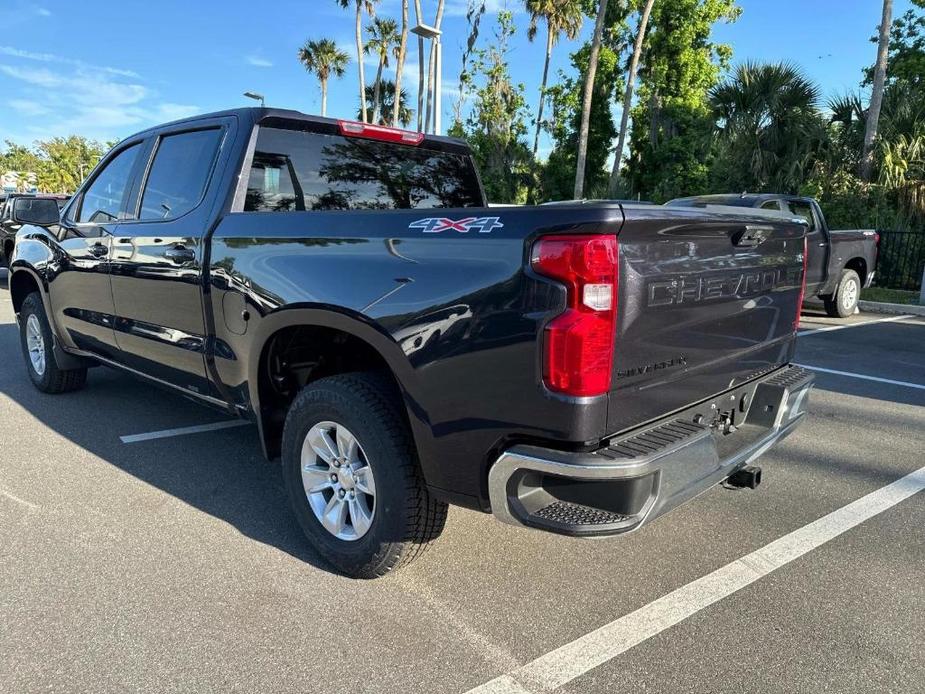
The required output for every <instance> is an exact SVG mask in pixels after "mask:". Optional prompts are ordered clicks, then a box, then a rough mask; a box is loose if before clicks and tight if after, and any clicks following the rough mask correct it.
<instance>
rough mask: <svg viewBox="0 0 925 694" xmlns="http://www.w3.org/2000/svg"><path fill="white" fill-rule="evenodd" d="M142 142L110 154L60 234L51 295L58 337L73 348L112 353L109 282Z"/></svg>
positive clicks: (50, 281) (69, 210) (51, 271)
mask: <svg viewBox="0 0 925 694" xmlns="http://www.w3.org/2000/svg"><path fill="white" fill-rule="evenodd" d="M142 148H143V146H142V143H141V142H140V141H139V142H134V143H128V144H127V145H125V146H124V147H122V148H121V149H119V150H118V151H115V152H113V153H112V154H110V155H109V157H108V158H107V160H106V161H105V162H104V163H103V164H102V165H101V166H100V168H99V169H98V171H97V172H96V173H95V174H94V177H93V179H92V180H91V181H90V182H89V185H87V186H85V187H84V190H83V191H82V192H81V193H79V194H78V196H77V197H76V198H75V199H74V201H73V202H72V203H71V204H70V205H69V206H68V208H67V210H66V211H65V214H64V217H63V219H62V220H61V223H60V226H59V229H58V234H57V241H58V243H57V248H56V249H55V250H56V253H55V256H56V258H55V262H54V267H53V268H51V267H50V268H49V272H48V273H47V277H48V278H49V279H48V293H49V299H50V302H51V308H52V312H53V315H54V321H55V324H56V326H57V328H58V337H59V339H61V340H62V341H63V342H64V344H65V345H66V346H68V347H72V348H74V347H76V348H78V349H81V350H85V351H88V352H93V353H95V354H99V355H100V356H105V357H112V356H113V355H114V352H115V351H116V341H115V335H114V333H113V323H114V314H115V310H114V307H113V301H112V291H111V290H110V286H109V270H110V260H111V252H112V238H113V234H114V233H116V230H117V229H118V228H119V224H120V221H121V219H122V218H123V217H124V216H125V206H126V203H127V199H128V194H129V191H130V190H131V187H132V183H133V181H134V180H135V178H136V177H137V176H138V173H139V164H140V161H141V152H142Z"/></svg>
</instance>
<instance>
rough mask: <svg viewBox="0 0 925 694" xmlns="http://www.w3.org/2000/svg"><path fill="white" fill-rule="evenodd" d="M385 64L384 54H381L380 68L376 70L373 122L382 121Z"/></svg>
mask: <svg viewBox="0 0 925 694" xmlns="http://www.w3.org/2000/svg"><path fill="white" fill-rule="evenodd" d="M384 64H385V60H384V59H383V58H382V56H379V68H378V69H377V70H376V84H375V86H374V87H373V123H378V122H379V121H380V117H379V111H380V110H381V107H382V101H381V96H382V67H383V65H384Z"/></svg>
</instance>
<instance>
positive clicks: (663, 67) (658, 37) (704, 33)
mask: <svg viewBox="0 0 925 694" xmlns="http://www.w3.org/2000/svg"><path fill="white" fill-rule="evenodd" d="M739 14H740V9H739V8H738V7H737V6H736V5H735V3H734V0H672V2H656V3H655V5H654V7H653V8H652V14H651V16H650V18H649V31H648V33H647V35H646V40H645V44H644V48H643V64H642V67H641V68H640V70H639V76H640V80H641V87H640V89H639V101H638V103H637V105H636V107H635V108H634V109H633V114H632V115H633V128H632V131H631V134H630V161H629V163H628V171H627V174H628V175H627V176H626V177H625V179H626V180H628V181H629V182H630V185H631V192H632V193H638V194H641V195H642V196H643V197H647V198H650V199H653V200H656V201H662V200H666V199H668V198H672V197H677V196H679V195H689V194H697V193H703V192H707V190H708V185H709V171H710V164H711V143H712V131H713V119H712V115H711V112H710V107H709V102H708V98H707V97H708V92H709V90H710V89H711V88H712V87H713V86H714V85H715V84H716V83H717V81H718V78H719V74H720V70H721V69H722V68H724V67H726V66H727V65H728V63H729V60H730V57H731V54H732V50H731V48H730V47H729V46H727V45H724V44H717V43H714V42H713V41H711V38H710V35H711V30H712V27H713V25H714V24H715V23H716V22H718V21H720V20H725V21H729V22H731V21H735V20H736V19H737V18H738V16H739Z"/></svg>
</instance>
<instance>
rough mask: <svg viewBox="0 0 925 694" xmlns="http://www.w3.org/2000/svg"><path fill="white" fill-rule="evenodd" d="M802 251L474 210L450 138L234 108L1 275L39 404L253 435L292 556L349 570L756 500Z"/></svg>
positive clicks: (149, 148)
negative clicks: (124, 406) (113, 380)
mask: <svg viewBox="0 0 925 694" xmlns="http://www.w3.org/2000/svg"><path fill="white" fill-rule="evenodd" d="M20 221H23V222H27V221H28V219H21V220H20ZM805 243H806V225H805V224H804V223H802V222H799V221H795V220H791V219H782V218H780V217H779V216H774V215H770V214H768V213H766V212H762V211H760V210H749V209H741V208H728V207H725V208H716V209H714V210H711V211H704V210H698V209H681V208H677V209H674V208H670V207H662V206H653V205H638V206H634V205H630V204H610V203H600V204H584V205H581V204H576V205H558V206H549V207H489V206H488V205H487V203H486V200H485V194H484V191H483V188H482V185H481V182H480V179H479V175H478V172H477V170H476V167H475V165H474V162H473V159H472V156H471V153H470V151H469V150H468V148H467V147H466V145H465V143H463V142H462V141H460V140H455V139H452V138H445V137H435V136H430V135H422V134H420V133H414V132H406V131H401V130H394V129H390V128H382V127H378V126H372V125H364V124H361V123H354V122H348V121H337V120H330V119H325V118H317V117H312V116H307V115H304V114H301V113H297V112H295V111H287V110H277V109H262V108H257V109H240V110H233V111H225V112H221V113H216V114H211V115H207V116H200V117H196V118H191V119H187V120H183V121H179V122H175V123H171V124H168V125H164V126H160V127H157V128H153V129H151V130H147V131H144V132H141V133H139V134H137V135H135V136H133V137H130V138H128V139H126V140H125V141H123V142H121V143H120V144H118V145H117V146H116V147H115V148H114V149H113V150H112V151H111V152H110V153H109V154H108V155H107V156H106V157H104V159H103V160H102V161H101V163H100V164H99V165H98V166H97V167H96V169H95V170H94V171H93V172H92V173H91V175H90V176H89V178H88V179H87V180H86V181H85V182H84V183H83V185H82V186H81V187H80V189H79V190H78V191H77V193H76V194H75V195H74V197H73V198H72V199H71V201H70V202H69V203H68V205H67V206H66V207H65V208H64V210H63V211H62V215H61V218H60V220H59V223H58V224H57V225H53V226H47V227H42V226H36V225H29V224H24V226H23V228H22V229H21V230H20V231H19V234H18V236H17V242H16V246H15V250H14V255H13V257H12V261H11V269H12V274H11V279H10V284H9V286H10V292H11V294H12V302H13V306H14V308H15V311H16V314H17V320H18V323H19V326H20V331H21V342H22V351H23V354H24V357H25V366H26V370H27V372H28V376H29V378H30V379H31V380H32V382H33V383H34V384H35V386H36V387H37V388H38V389H39V390H41V391H44V392H46V393H62V392H65V391H71V390H75V389H77V388H80V387H82V386H83V385H84V383H85V381H86V377H87V369H88V368H90V367H93V366H96V365H106V366H110V367H115V368H117V369H122V370H124V371H127V372H129V373H130V374H135V375H138V376H140V377H143V378H146V379H149V380H151V381H153V382H155V383H157V384H161V385H163V386H165V387H167V388H171V389H174V390H175V391H178V392H180V393H182V394H185V395H186V396H189V397H192V398H195V399H196V400H198V401H201V402H203V403H206V404H209V405H212V406H214V407H217V408H221V409H222V410H224V411H226V412H228V413H229V414H230V415H233V416H235V417H242V418H248V419H250V420H252V421H253V422H254V423H255V424H256V427H257V431H258V433H259V437H260V440H261V442H262V445H263V449H264V452H265V454H266V456H267V457H268V459H270V460H275V459H277V458H279V459H280V460H281V466H282V476H283V481H284V485H285V487H286V489H287V493H288V495H289V498H290V501H291V504H292V509H293V512H294V515H295V518H296V519H297V521H298V523H299V525H300V526H301V528H302V530H303V531H304V533H305V535H306V536H307V538H308V539H309V541H310V542H311V543H312V544H313V545H314V547H315V548H316V549H317V551H318V552H319V553H320V554H321V555H322V556H324V557H326V558H327V560H328V561H329V562H330V563H331V564H332V565H333V566H334V567H335V568H337V569H338V570H340V571H342V572H344V573H346V574H348V575H351V576H356V577H376V576H381V575H383V574H385V573H387V572H388V571H390V570H392V569H394V568H396V567H398V566H400V565H402V564H404V563H406V562H407V561H409V560H411V559H413V558H414V557H416V556H418V555H419V554H420V552H421V551H422V550H423V549H424V548H425V547H426V546H427V545H428V543H429V542H430V541H431V540H433V539H434V538H436V536H437V535H438V534H439V533H440V532H441V530H442V529H443V525H444V521H445V519H446V513H447V506H448V504H450V503H452V504H457V505H461V506H465V507H468V508H472V509H477V510H480V511H484V512H490V513H492V514H494V515H495V516H496V517H497V518H498V519H500V520H503V521H506V522H509V523H513V524H517V525H521V526H528V527H531V528H536V529H541V530H545V531H550V532H554V533H562V534H566V535H572V536H604V535H616V534H620V533H625V532H628V531H632V530H635V529H637V528H639V527H641V526H642V525H644V524H645V523H648V522H650V521H652V520H653V519H655V518H657V517H658V516H660V515H662V514H664V513H665V512H667V511H669V510H670V509H673V508H675V507H677V506H678V505H679V504H681V503H683V502H685V501H687V500H689V499H691V498H693V497H694V496H695V495H697V494H699V493H700V492H703V491H705V490H706V489H709V488H710V487H712V486H714V485H716V484H719V483H721V482H724V483H725V484H726V485H727V486H733V487H746V486H748V487H754V486H755V485H757V483H758V482H759V481H760V468H758V467H757V466H754V465H752V463H753V462H754V461H755V459H756V458H757V457H758V456H760V455H761V454H763V453H764V452H765V451H767V450H768V449H769V448H770V447H771V446H772V445H774V444H775V443H776V442H777V441H779V440H780V439H781V438H782V437H784V436H786V435H787V434H789V433H790V432H791V431H793V429H794V428H795V427H796V426H797V425H798V424H799V423H800V422H801V420H802V419H803V417H804V414H805V411H806V405H807V395H808V393H809V390H810V388H811V386H812V376H811V374H809V373H808V372H807V371H805V370H803V369H801V368H799V367H797V366H794V365H792V364H791V363H790V361H791V358H792V356H793V351H794V345H795V343H794V340H795V333H796V327H797V321H798V318H799V312H798V307H799V305H800V302H801V299H802V291H803V277H804V261H805V257H806V252H805Z"/></svg>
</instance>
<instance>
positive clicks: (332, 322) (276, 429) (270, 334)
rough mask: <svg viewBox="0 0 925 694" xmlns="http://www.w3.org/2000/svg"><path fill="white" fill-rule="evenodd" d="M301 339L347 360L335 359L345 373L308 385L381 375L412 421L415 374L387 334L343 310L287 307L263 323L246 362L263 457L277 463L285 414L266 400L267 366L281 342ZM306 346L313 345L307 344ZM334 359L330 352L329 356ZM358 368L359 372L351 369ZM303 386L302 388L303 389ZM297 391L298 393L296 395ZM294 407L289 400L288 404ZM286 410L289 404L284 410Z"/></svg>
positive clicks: (415, 437)
mask: <svg viewBox="0 0 925 694" xmlns="http://www.w3.org/2000/svg"><path fill="white" fill-rule="evenodd" d="M293 335H301V336H303V337H302V339H304V336H309V337H314V338H319V337H323V338H325V339H324V340H320V343H321V346H322V347H321V348H323V347H324V346H326V345H329V344H331V343H328V342H326V341H325V340H327V339H330V340H332V341H333V344H339V345H341V346H342V347H343V350H342V351H343V352H344V353H343V354H338V355H337V361H338V362H339V363H341V364H342V365H345V366H346V368H342V369H335V370H333V371H331V370H329V369H322V370H321V372H320V373H319V375H317V376H313V377H312V378H311V379H310V380H316V379H317V378H320V377H323V376H328V375H332V374H334V373H346V372H349V371H353V370H362V369H370V368H378V369H381V370H382V371H383V372H385V373H386V375H387V376H388V377H389V378H390V379H391V381H392V382H393V383H394V384H395V387H396V392H397V395H398V396H399V397H400V398H401V400H402V404H403V407H402V408H401V409H402V410H403V411H404V413H405V414H406V418H407V420H408V423H409V425H410V424H411V422H412V421H413V420H414V415H413V413H414V412H415V411H417V410H418V408H416V407H415V406H414V402H415V400H414V395H413V390H414V389H413V378H414V377H413V369H412V368H411V364H410V363H409V362H408V360H407V358H406V357H405V355H404V353H403V352H402V351H401V348H400V346H399V345H398V343H396V342H395V341H394V340H393V339H392V337H391V336H390V335H389V334H388V333H387V332H385V330H384V329H383V328H382V327H381V326H379V325H377V324H376V323H374V322H373V321H370V320H369V319H368V318H367V317H365V316H363V315H361V314H356V313H352V312H347V311H344V310H333V309H329V308H317V307H287V308H283V309H279V310H277V311H275V312H273V313H270V314H268V315H266V316H264V317H262V318H261V319H260V324H259V327H258V328H257V330H256V331H255V333H254V337H253V339H252V341H251V344H250V351H249V354H248V358H247V384H248V393H249V399H250V405H251V409H252V411H253V415H254V418H255V419H256V422H257V426H258V430H259V433H260V441H261V444H262V446H263V450H264V453H265V455H266V456H267V457H268V458H273V457H275V456H276V455H277V454H278V453H279V446H280V442H281V429H280V418H281V417H282V418H285V412H280V411H278V408H279V407H280V402H277V401H275V400H273V398H272V397H268V395H269V389H270V387H271V384H270V383H269V378H270V369H269V362H270V359H271V357H272V355H273V350H274V349H275V348H276V345H278V344H279V339H280V338H281V337H282V336H286V337H289V336H293ZM305 344H306V345H307V346H310V345H312V344H313V343H312V342H306V343H305ZM326 354H330V352H326ZM351 366H355V367H357V368H351ZM301 387H302V384H300V385H299V388H301ZM297 391H298V389H296V391H295V392H297ZM289 402H291V400H289ZM285 406H286V407H287V408H288V403H286V405H285ZM409 429H410V431H411V435H412V439H413V440H414V441H415V443H416V444H417V438H418V435H417V433H416V432H415V427H414V426H410V427H409Z"/></svg>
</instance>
